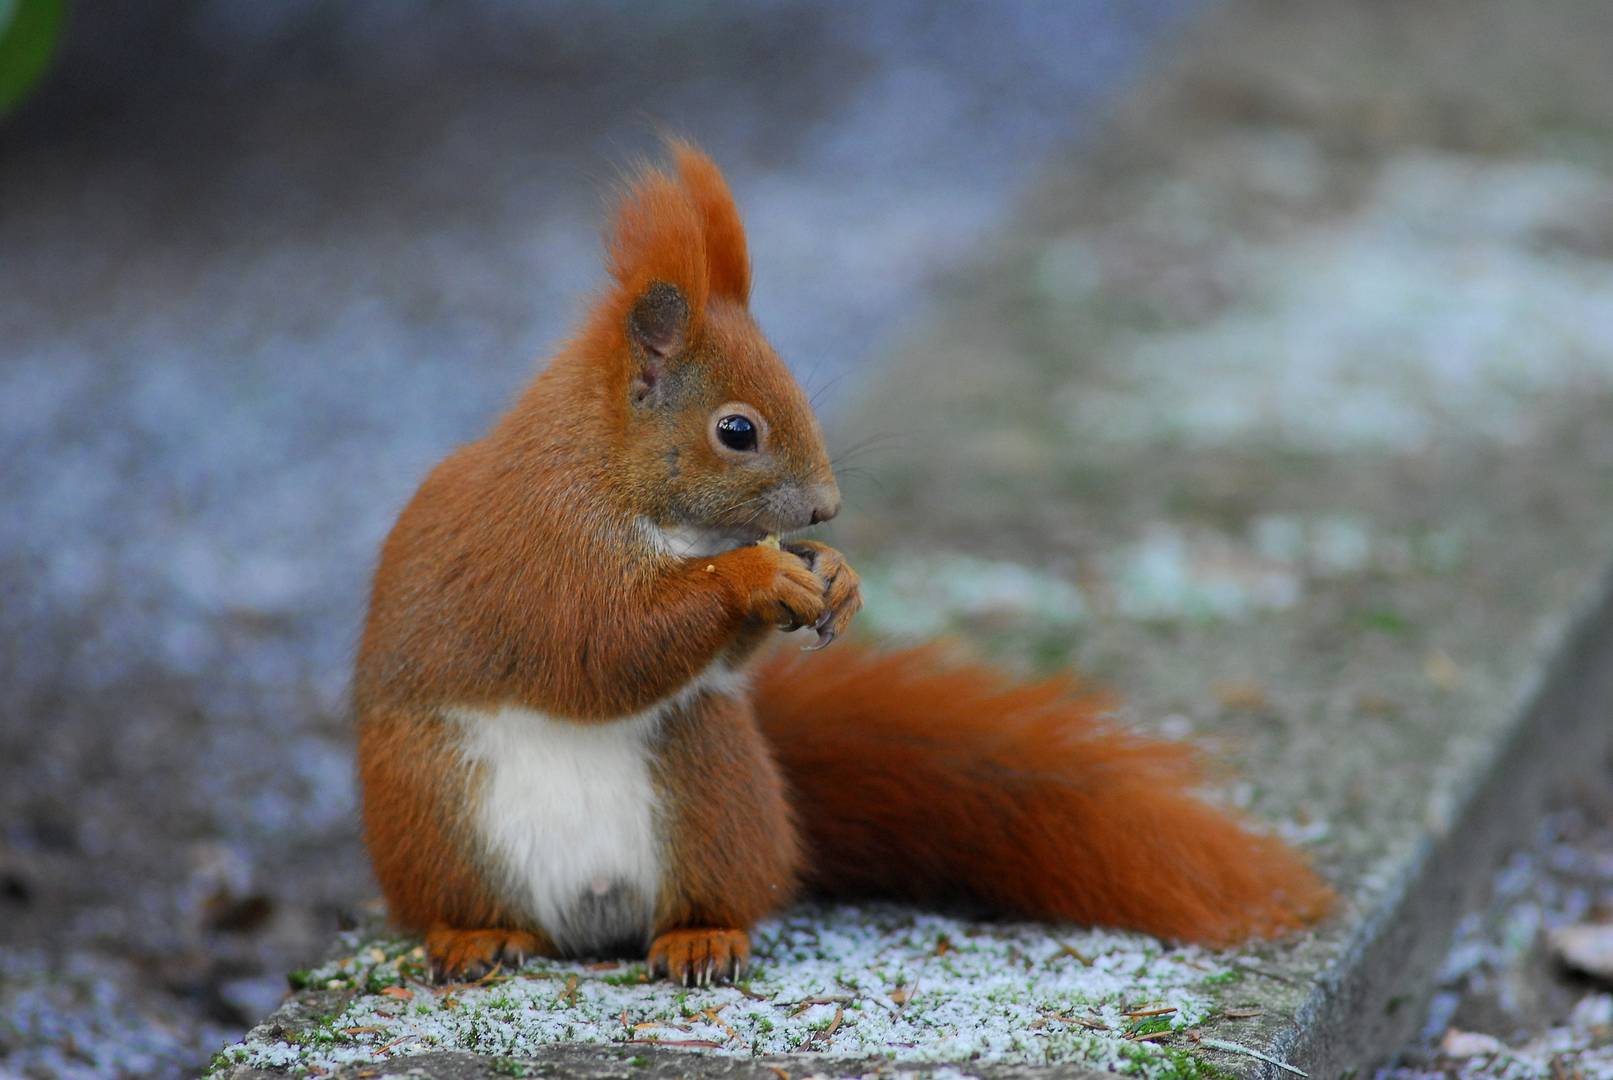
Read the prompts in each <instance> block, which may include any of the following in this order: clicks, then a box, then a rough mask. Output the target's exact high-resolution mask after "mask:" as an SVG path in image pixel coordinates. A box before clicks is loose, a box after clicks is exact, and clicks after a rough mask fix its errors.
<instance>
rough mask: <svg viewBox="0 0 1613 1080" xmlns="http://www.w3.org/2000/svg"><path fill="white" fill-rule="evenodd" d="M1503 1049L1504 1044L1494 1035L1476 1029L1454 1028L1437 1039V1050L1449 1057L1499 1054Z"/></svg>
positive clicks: (1504, 1047)
mask: <svg viewBox="0 0 1613 1080" xmlns="http://www.w3.org/2000/svg"><path fill="white" fill-rule="evenodd" d="M1505 1049H1506V1044H1504V1043H1503V1042H1502V1041H1501V1040H1500V1039H1498V1038H1496V1037H1495V1036H1494V1035H1485V1034H1483V1033H1482V1032H1478V1031H1460V1030H1458V1029H1456V1028H1451V1029H1450V1030H1449V1031H1447V1032H1445V1037H1444V1038H1443V1039H1441V1040H1440V1041H1439V1052H1440V1053H1441V1054H1443V1055H1445V1056H1446V1057H1450V1058H1471V1057H1479V1056H1481V1055H1483V1054H1499V1053H1500V1052H1501V1051H1503V1050H1505Z"/></svg>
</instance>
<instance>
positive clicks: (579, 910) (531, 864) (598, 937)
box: [448, 664, 744, 954]
mask: <svg viewBox="0 0 1613 1080" xmlns="http://www.w3.org/2000/svg"><path fill="white" fill-rule="evenodd" d="M743 682H744V677H743V674H742V673H736V672H733V671H731V670H730V669H728V668H727V667H726V666H725V665H722V664H714V665H713V666H712V667H711V668H708V669H707V670H706V671H705V672H704V673H702V674H701V676H700V677H699V678H697V679H695V680H694V681H693V682H691V683H690V684H689V685H688V686H686V687H684V688H683V689H682V690H680V691H679V692H678V693H676V694H674V695H672V696H671V697H669V698H667V699H666V700H664V701H661V702H658V703H657V704H656V705H655V706H654V707H652V708H650V709H646V710H645V711H643V712H640V713H635V714H632V715H630V716H624V717H621V718H619V719H616V720H608V721H603V722H591V723H579V722H577V721H574V720H567V719H564V718H560V717H554V716H550V715H547V714H545V713H542V712H538V711H536V710H533V709H527V708H522V707H520V706H515V705H506V706H503V707H500V708H497V709H469V708H458V709H452V710H449V713H448V715H449V716H450V717H451V718H453V719H455V720H457V721H458V722H459V724H460V726H461V730H462V732H463V735H462V741H461V744H460V747H461V754H462V755H463V757H464V759H465V761H466V762H467V763H468V764H472V765H474V766H476V767H477V768H478V769H479V770H480V773H481V782H480V784H479V785H477V787H476V789H475V790H474V792H473V796H472V797H473V798H474V800H475V805H474V806H473V808H472V814H471V821H472V823H473V827H474V829H475V831H476V833H477V835H478V837H479V839H480V841H481V844H482V847H483V850H484V852H485V854H486V856H487V857H488V858H489V859H490V861H491V862H492V863H493V865H494V867H495V868H496V869H497V872H498V873H499V875H500V878H501V879H502V880H501V881H499V882H498V883H497V884H498V886H499V889H498V891H499V893H500V899H501V900H503V901H504V903H505V904H506V905H507V906H508V907H510V908H511V909H513V910H515V911H518V912H520V913H522V914H524V915H525V916H527V917H528V918H530V919H532V920H533V921H534V922H535V923H536V924H537V925H538V926H540V927H541V928H542V929H543V930H544V932H545V933H547V934H548V935H549V937H550V938H551V939H552V940H553V941H554V943H555V944H556V945H557V946H558V947H560V948H561V949H562V950H564V951H566V952H568V953H578V954H588V953H590V952H594V951H597V950H600V949H603V948H607V947H610V946H614V945H622V944H625V943H627V942H629V941H633V942H637V941H640V940H642V941H644V942H646V943H647V941H648V939H649V936H650V934H651V932H652V930H653V920H654V915H655V904H656V897H657V893H658V892H659V888H660V880H661V869H662V865H661V849H662V837H661V833H660V822H659V817H660V809H661V808H660V806H659V800H658V797H657V793H656V789H655V785H654V782H653V781H652V778H651V760H652V754H653V744H654V741H655V737H656V735H657V733H658V732H659V730H660V727H661V723H662V720H663V718H664V717H665V716H666V714H667V713H668V712H670V711H672V710H673V709H675V708H677V707H679V706H681V705H683V704H686V703H687V702H689V701H690V700H692V699H693V698H694V697H695V696H697V695H698V694H700V693H702V692H705V691H712V692H716V693H728V694H731V693H735V692H737V691H738V690H739V689H740V688H741V687H742V686H743Z"/></svg>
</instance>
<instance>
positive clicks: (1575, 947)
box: [1546, 923, 1613, 982]
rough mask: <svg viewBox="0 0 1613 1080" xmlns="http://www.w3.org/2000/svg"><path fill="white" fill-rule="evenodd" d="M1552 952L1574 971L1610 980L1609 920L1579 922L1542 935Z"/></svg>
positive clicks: (1612, 935)
mask: <svg viewBox="0 0 1613 1080" xmlns="http://www.w3.org/2000/svg"><path fill="white" fill-rule="evenodd" d="M1546 941H1547V943H1548V944H1549V945H1550V946H1551V952H1552V955H1553V956H1555V957H1556V958H1557V959H1558V960H1560V961H1562V963H1564V964H1565V965H1567V966H1568V967H1571V968H1573V969H1574V970H1575V971H1580V972H1583V973H1585V974H1586V975H1590V976H1593V977H1594V978H1598V979H1602V980H1605V981H1608V982H1613V923H1608V924H1595V923H1579V924H1577V925H1574V926H1562V927H1558V928H1557V929H1556V930H1553V931H1552V932H1551V933H1550V934H1549V935H1547V938H1546Z"/></svg>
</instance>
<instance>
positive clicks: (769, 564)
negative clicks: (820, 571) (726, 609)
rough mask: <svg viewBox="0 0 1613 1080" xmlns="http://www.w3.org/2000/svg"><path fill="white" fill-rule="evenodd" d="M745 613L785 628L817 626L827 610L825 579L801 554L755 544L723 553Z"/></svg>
mask: <svg viewBox="0 0 1613 1080" xmlns="http://www.w3.org/2000/svg"><path fill="white" fill-rule="evenodd" d="M721 559H722V564H723V565H722V569H723V572H724V573H725V575H726V576H727V577H728V579H729V580H730V582H732V588H733V591H734V594H735V599H736V602H737V603H738V606H739V608H740V611H741V613H742V614H744V615H745V617H747V618H750V619H755V620H757V621H758V622H766V623H772V624H773V625H774V626H777V627H779V628H781V629H784V630H798V629H800V628H801V627H803V626H814V625H816V624H817V622H818V620H819V619H821V618H823V615H824V612H825V611H826V610H827V604H826V602H825V599H824V594H825V588H824V582H823V579H822V578H820V577H819V576H818V575H817V574H815V573H813V572H812V568H811V567H810V566H808V565H807V563H806V561H805V560H804V559H802V558H801V557H800V556H798V555H793V554H791V553H790V552H788V551H783V550H780V549H779V548H771V547H762V546H759V545H752V546H750V547H743V548H740V549H738V550H737V551H731V552H729V553H727V554H726V555H723V556H721Z"/></svg>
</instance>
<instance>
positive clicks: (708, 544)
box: [650, 525, 778, 559]
mask: <svg viewBox="0 0 1613 1080" xmlns="http://www.w3.org/2000/svg"><path fill="white" fill-rule="evenodd" d="M650 528H651V529H652V530H653V533H654V536H655V540H656V543H657V546H659V547H661V548H662V549H663V550H665V551H666V552H667V553H669V554H671V555H675V556H677V557H678V558H680V559H709V558H711V557H712V556H713V555H721V554H723V553H724V552H728V551H735V550H737V549H739V548H742V547H749V546H750V545H751V544H759V543H761V542H762V541H763V540H766V539H768V538H769V537H776V536H777V535H778V533H776V532H774V531H772V530H770V529H767V528H764V527H762V526H759V525H746V526H743V527H738V528H734V527H727V526H715V527H713V526H704V525H674V526H671V527H664V526H659V525H652V526H651V527H650Z"/></svg>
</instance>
